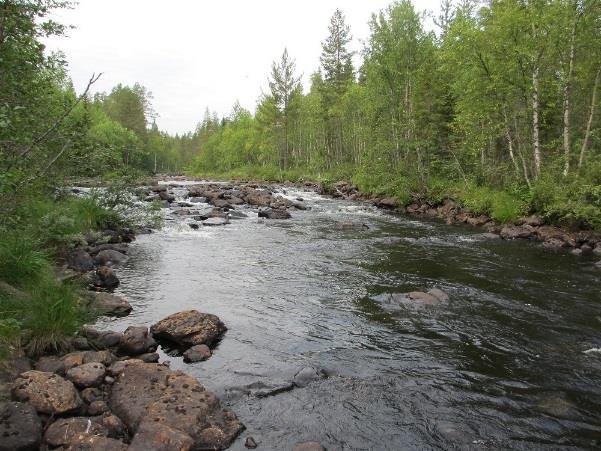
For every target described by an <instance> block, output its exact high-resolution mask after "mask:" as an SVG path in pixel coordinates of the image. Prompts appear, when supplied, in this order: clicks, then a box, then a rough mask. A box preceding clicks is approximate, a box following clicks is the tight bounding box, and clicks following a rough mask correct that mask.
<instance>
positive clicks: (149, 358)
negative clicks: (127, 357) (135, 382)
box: [136, 352, 160, 363]
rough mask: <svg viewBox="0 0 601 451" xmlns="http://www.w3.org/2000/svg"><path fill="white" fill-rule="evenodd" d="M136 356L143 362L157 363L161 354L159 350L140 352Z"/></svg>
mask: <svg viewBox="0 0 601 451" xmlns="http://www.w3.org/2000/svg"><path fill="white" fill-rule="evenodd" d="M136 358H137V359H139V360H141V361H142V362H146V363H156V362H158V361H159V358H160V356H159V354H158V353H157V352H147V353H146V354H140V355H139V356H137V357H136Z"/></svg>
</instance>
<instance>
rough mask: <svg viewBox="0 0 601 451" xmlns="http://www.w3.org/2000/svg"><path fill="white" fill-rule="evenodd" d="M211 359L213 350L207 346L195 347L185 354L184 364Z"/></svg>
mask: <svg viewBox="0 0 601 451" xmlns="http://www.w3.org/2000/svg"><path fill="white" fill-rule="evenodd" d="M210 357H211V350H210V349H209V347H208V346H207V345H195V346H192V347H191V348H190V349H188V350H187V351H186V352H184V362H186V363H194V362H202V361H204V360H207V359H208V358H210Z"/></svg>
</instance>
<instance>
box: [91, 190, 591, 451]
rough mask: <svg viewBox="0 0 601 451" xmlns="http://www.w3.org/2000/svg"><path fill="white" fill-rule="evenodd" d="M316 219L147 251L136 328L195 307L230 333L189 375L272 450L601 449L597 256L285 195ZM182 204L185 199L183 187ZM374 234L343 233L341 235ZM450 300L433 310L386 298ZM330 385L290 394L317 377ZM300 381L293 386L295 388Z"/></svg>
mask: <svg viewBox="0 0 601 451" xmlns="http://www.w3.org/2000/svg"><path fill="white" fill-rule="evenodd" d="M276 190H277V191H279V193H280V194H282V195H284V196H287V197H288V198H290V199H296V198H302V199H303V201H304V203H305V204H306V205H307V206H308V207H310V209H308V210H306V211H294V212H293V213H292V219H287V220H268V219H265V220H264V219H259V218H258V217H257V209H253V208H251V207H249V206H241V207H236V210H238V211H240V212H243V213H244V214H246V215H247V217H245V218H242V219H232V220H231V223H230V224H228V225H226V226H221V227H200V228H199V229H198V230H193V229H192V228H190V227H189V225H188V224H187V223H186V220H184V219H182V218H180V217H177V216H175V215H173V214H171V212H170V211H169V209H165V211H164V215H165V218H166V219H167V220H166V221H165V226H164V227H163V228H162V229H161V230H159V231H157V232H155V233H152V234H149V235H141V236H139V237H138V239H137V240H136V241H135V242H134V243H132V245H131V246H130V250H129V257H130V258H129V260H128V262H127V263H126V264H125V265H124V266H123V267H122V268H119V269H118V275H119V278H120V279H121V286H120V288H119V289H118V290H117V292H118V293H120V294H123V295H124V296H126V297H127V298H128V300H129V301H130V303H131V304H132V305H133V308H134V311H133V312H132V314H131V315H130V316H128V317H126V318H119V319H102V320H100V322H99V325H100V326H101V327H104V328H110V329H113V330H123V329H125V328H126V327H127V326H129V325H137V324H144V325H149V324H152V323H154V322H156V321H158V320H160V319H162V318H164V317H165V316H167V315H169V314H171V313H174V312H178V311H181V310H187V309H197V310H200V311H202V312H208V313H213V314H216V315H218V316H219V317H220V318H221V319H222V320H223V321H224V322H225V324H226V325H227V327H228V329H229V330H228V331H227V333H226V334H225V336H224V338H223V339H222V341H221V342H220V343H219V345H218V347H217V348H216V349H215V350H214V354H213V356H212V357H211V358H210V359H209V360H207V361H205V362H199V363H194V364H190V365H187V364H185V363H183V361H182V358H181V357H178V356H177V355H171V356H170V355H167V354H166V351H167V350H161V353H162V360H169V361H170V362H171V367H172V368H176V369H177V368H181V369H185V371H186V372H188V373H190V374H191V375H193V376H195V377H197V378H198V379H199V380H200V382H201V383H202V384H203V385H205V386H206V387H207V388H209V389H210V390H213V391H215V392H216V393H217V394H218V395H219V397H220V398H221V399H222V402H223V403H224V404H225V405H227V406H228V407H230V408H231V409H232V410H233V411H234V412H235V413H236V414H237V415H238V417H239V418H240V420H241V421H242V422H243V423H244V424H245V425H246V427H247V430H246V431H245V432H244V433H243V434H242V435H241V436H240V437H239V438H238V440H237V441H236V442H235V443H234V444H233V445H232V447H231V449H234V450H243V449H246V448H245V447H244V439H245V438H246V437H248V436H252V437H253V438H254V439H255V440H256V441H257V443H258V444H259V449H262V450H287V449H291V448H292V447H293V445H294V444H296V443H298V442H302V441H308V440H314V441H318V442H321V443H322V444H323V445H324V446H325V447H326V448H327V449H328V450H329V451H335V450H430V449H432V450H435V449H498V450H506V449H520V450H522V449H533V450H534V449H550V450H551V449H553V450H555V449H594V448H597V447H599V446H601V384H600V383H599V382H600V381H601V352H597V351H596V349H597V348H601V334H600V332H601V294H600V290H599V287H600V286H601V284H600V276H601V271H600V270H599V268H596V267H595V265H594V264H593V263H594V260H589V259H587V258H582V257H576V256H573V255H570V254H568V253H552V252H548V251H545V250H544V249H543V248H541V247H540V246H537V245H536V244H534V243H530V242H526V241H515V242H510V241H505V240H490V239H488V238H487V237H486V236H483V234H482V231H481V230H478V229H476V228H472V227H469V226H457V225H452V226H451V225H446V224H445V223H443V222H441V221H437V220H423V219H415V218H413V217H410V216H400V215H392V214H387V213H385V212H383V211H381V210H378V209H376V208H375V207H373V206H372V205H369V204H367V203H362V202H353V201H347V200H337V199H330V198H326V197H323V196H320V195H318V194H316V193H315V192H313V191H310V190H308V189H307V190H303V189H299V188H294V189H289V188H284V187H276ZM174 191H175V194H176V196H180V197H182V196H183V195H184V194H185V187H183V186H182V187H181V188H175V189H174ZM341 221H342V222H347V223H348V222H353V223H355V224H365V225H366V226H367V227H368V228H365V227H356V228H350V229H340V228H338V227H337V224H339V223H340V222H341ZM431 288H439V289H441V290H443V291H445V292H446V293H447V294H448V295H449V298H450V299H449V301H447V302H444V303H441V304H438V305H430V306H420V305H411V304H401V305H398V306H390V305H387V304H383V303H382V302H380V299H382V296H381V295H382V294H386V293H405V292H410V291H416V290H419V291H427V290H428V289H431ZM308 367H312V368H316V369H319V370H323V371H324V372H325V373H326V374H327V375H328V377H327V378H324V379H317V380H314V381H312V382H310V383H308V384H306V386H304V387H300V388H294V389H291V390H288V389H286V390H287V391H284V390H282V392H281V393H278V394H274V395H272V396H266V397H260V396H258V395H260V394H261V393H268V392H269V391H270V390H272V389H273V390H275V392H277V391H279V390H278V387H287V386H288V385H289V382H288V381H290V380H291V379H292V378H293V377H294V375H295V373H297V372H298V371H299V370H301V369H303V368H308ZM287 384H288V385H287Z"/></svg>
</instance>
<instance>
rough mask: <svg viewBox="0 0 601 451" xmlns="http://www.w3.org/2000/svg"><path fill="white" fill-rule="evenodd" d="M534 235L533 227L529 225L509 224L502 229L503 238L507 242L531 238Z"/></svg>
mask: <svg viewBox="0 0 601 451" xmlns="http://www.w3.org/2000/svg"><path fill="white" fill-rule="evenodd" d="M533 234H534V231H533V229H532V227H530V226H528V225H522V226H515V225H510V224H509V225H506V226H505V227H503V228H502V229H501V237H502V238H504V239H506V240H515V239H518V238H522V239H525V238H531V237H532V236H533Z"/></svg>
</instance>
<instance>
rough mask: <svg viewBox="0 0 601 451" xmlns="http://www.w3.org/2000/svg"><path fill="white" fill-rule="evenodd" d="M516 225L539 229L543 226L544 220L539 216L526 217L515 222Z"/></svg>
mask: <svg viewBox="0 0 601 451" xmlns="http://www.w3.org/2000/svg"><path fill="white" fill-rule="evenodd" d="M516 225H529V226H531V227H540V226H542V225H545V220H544V219H543V218H541V217H540V216H534V215H532V216H527V217H524V218H520V219H519V220H517V221H516Z"/></svg>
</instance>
